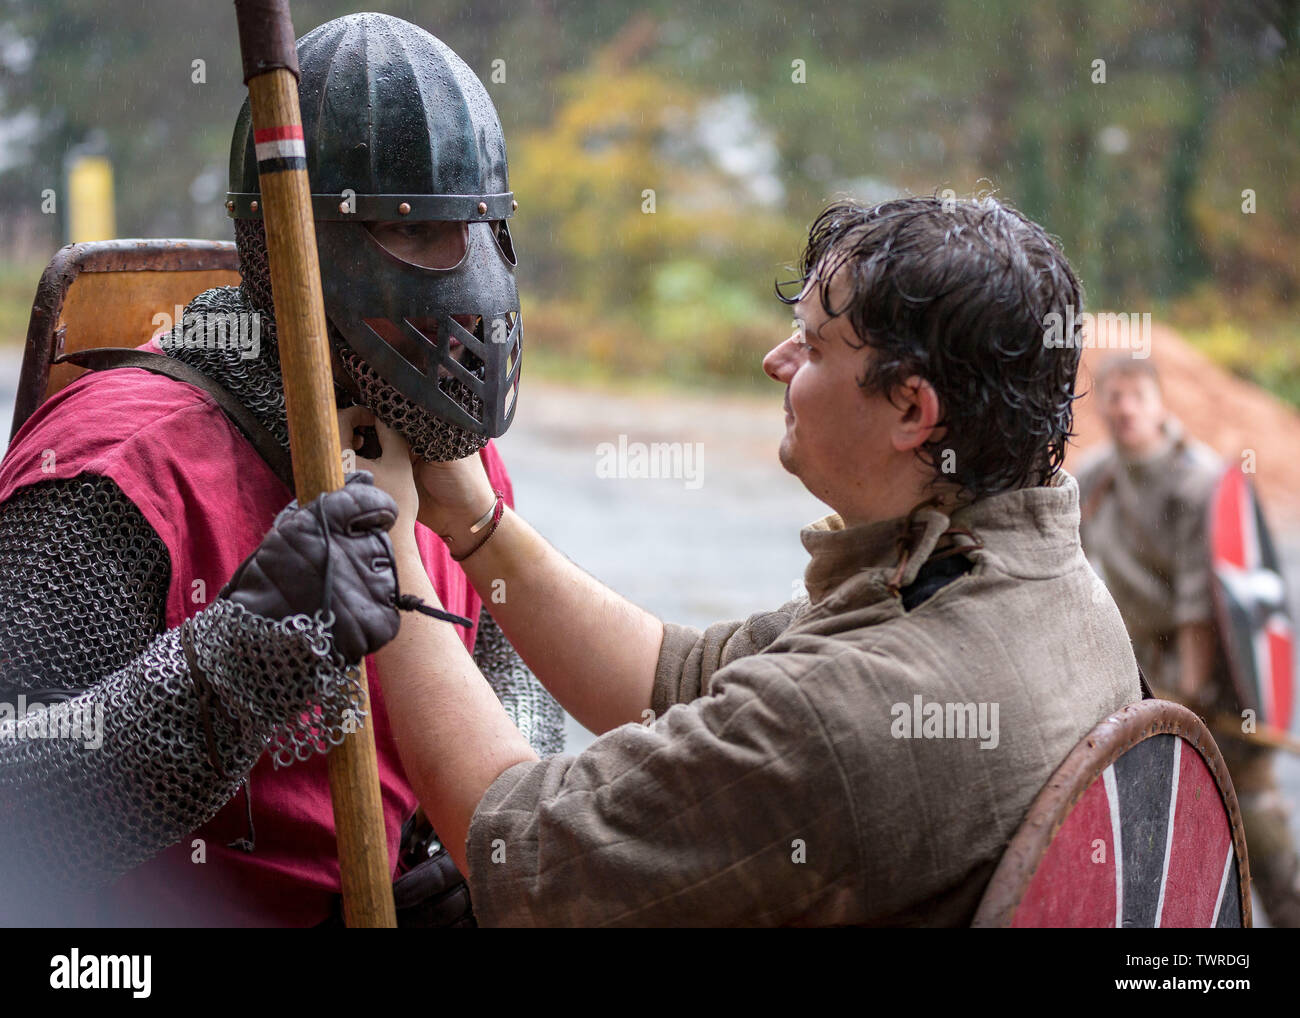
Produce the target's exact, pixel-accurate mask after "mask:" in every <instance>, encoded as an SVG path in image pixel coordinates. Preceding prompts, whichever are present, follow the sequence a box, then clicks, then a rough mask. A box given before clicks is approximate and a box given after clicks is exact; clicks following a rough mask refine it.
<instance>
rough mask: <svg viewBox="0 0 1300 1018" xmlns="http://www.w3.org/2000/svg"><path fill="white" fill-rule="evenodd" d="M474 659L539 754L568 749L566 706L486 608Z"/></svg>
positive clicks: (543, 754)
mask: <svg viewBox="0 0 1300 1018" xmlns="http://www.w3.org/2000/svg"><path fill="white" fill-rule="evenodd" d="M474 661H475V663H477V664H478V668H479V671H481V672H482V673H483V676H484V677H485V678H486V679H487V680H488V684H489V685H490V686H491V687H492V691H493V692H494V693H496V695H497V699H498V700H500V701H501V705H502V706H503V707H505V709H506V713H507V714H508V715H509V716H510V720H511V721H513V722H514V723H515V727H516V728H518V729H519V730H520V731H521V732H522V733H523V735H524V738H525V739H527V740H528V744H529V745H530V746H532V747H533V752H534V753H536V754H537V755H538V756H543V757H545V756H554V755H555V754H556V753H560V752H563V751H564V709H563V708H562V707H561V706H560V705H559V704H558V703H557V702H556V700H555V697H553V696H551V694H550V693H548V692H547V691H546V689H545V687H544V686H543V685H542V684H541V682H539V681H538V679H537V676H535V675H534V674H533V673H532V671H530V670H529V668H528V666H527V665H526V664H524V662H523V659H522V658H521V657H520V656H519V652H518V651H516V650H515V648H514V647H513V646H512V645H511V643H510V641H509V640H507V639H506V635H505V633H503V632H501V627H500V626H498V625H497V623H496V619H494V618H493V617H492V616H491V614H489V612H488V610H487V608H484V609H483V611H482V613H481V614H480V615H479V622H478V637H477V638H476V640H475V642H474Z"/></svg>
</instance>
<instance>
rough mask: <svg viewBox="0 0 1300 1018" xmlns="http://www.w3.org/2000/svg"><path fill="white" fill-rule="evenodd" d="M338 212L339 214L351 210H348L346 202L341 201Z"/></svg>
mask: <svg viewBox="0 0 1300 1018" xmlns="http://www.w3.org/2000/svg"><path fill="white" fill-rule="evenodd" d="M339 211H340V212H351V211H352V209H351V208H349V206H348V203H347V202H346V201H341V202H339Z"/></svg>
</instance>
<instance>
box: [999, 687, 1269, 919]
mask: <svg viewBox="0 0 1300 1018" xmlns="http://www.w3.org/2000/svg"><path fill="white" fill-rule="evenodd" d="M1248 886H1249V868H1248V865H1247V862H1246V840H1245V833H1244V831H1243V829H1242V826H1241V817H1240V813H1239V811H1238V808H1237V798H1236V796H1235V795H1234V794H1233V791H1232V784H1231V781H1230V780H1229V778H1228V772H1227V768H1226V767H1224V764H1223V758H1222V756H1220V754H1219V750H1218V747H1216V746H1215V745H1214V740H1213V739H1211V738H1210V734H1209V732H1208V731H1207V730H1206V728H1205V725H1204V724H1203V723H1202V722H1201V720H1200V719H1199V718H1198V717H1196V715H1194V714H1193V713H1192V712H1191V711H1189V710H1188V709H1187V708H1185V707H1182V706H1179V705H1177V704H1172V703H1168V702H1166V701H1163V700H1144V701H1142V702H1141V703H1137V704H1132V705H1130V706H1128V707H1125V708H1124V709H1123V710H1122V711H1120V712H1119V713H1118V714H1114V715H1112V716H1111V717H1108V718H1107V719H1106V720H1105V721H1103V722H1102V723H1101V724H1099V725H1098V726H1097V727H1096V728H1094V729H1093V730H1092V731H1091V732H1090V733H1089V734H1088V736H1087V737H1086V738H1085V739H1084V740H1083V741H1082V742H1081V743H1079V745H1078V746H1076V747H1075V748H1074V750H1073V751H1072V752H1071V753H1070V755H1069V756H1068V757H1067V758H1066V759H1065V762H1064V763H1062V764H1061V766H1060V767H1059V768H1057V770H1056V773H1054V774H1053V775H1052V777H1051V779H1050V780H1049V781H1048V783H1047V785H1046V786H1045V787H1044V789H1043V791H1042V792H1040V793H1039V795H1038V798H1037V799H1036V800H1035V801H1034V804H1033V806H1031V807H1030V810H1029V814H1028V815H1027V816H1026V818H1025V821H1024V823H1023V824H1022V826H1021V828H1020V830H1019V831H1017V833H1016V835H1015V837H1014V838H1012V839H1011V842H1010V844H1009V845H1008V846H1007V850H1006V853H1005V854H1004V855H1003V857H1002V861H1001V862H1000V863H999V864H998V868H997V870H996V871H995V872H994V874H993V879H992V880H991V881H990V882H989V886H988V888H987V889H986V890H985V893H984V898H983V900H982V901H981V902H980V906H979V909H978V911H977V912H976V916H975V921H974V925H976V926H1003V927H1006V926H1016V927H1063V926H1070V927H1078V926H1088V927H1110V928H1124V927H1146V928H1151V927H1174V926H1181V927H1200V928H1208V927H1224V926H1229V927H1231V926H1249V925H1250V894H1249V891H1248V890H1247V888H1248Z"/></svg>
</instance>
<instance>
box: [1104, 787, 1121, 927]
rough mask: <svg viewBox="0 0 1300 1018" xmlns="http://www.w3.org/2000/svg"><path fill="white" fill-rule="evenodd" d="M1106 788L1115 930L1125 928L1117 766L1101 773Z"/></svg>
mask: <svg viewBox="0 0 1300 1018" xmlns="http://www.w3.org/2000/svg"><path fill="white" fill-rule="evenodd" d="M1101 780H1102V784H1104V785H1105V786H1106V801H1107V803H1108V805H1109V806H1110V840H1111V850H1112V851H1113V852H1114V856H1115V929H1117V930H1120V929H1123V928H1124V839H1123V837H1122V836H1121V835H1120V830H1119V790H1118V789H1117V788H1116V787H1115V765H1114V764H1111V765H1110V766H1109V767H1107V768H1106V769H1105V770H1104V771H1102V772H1101Z"/></svg>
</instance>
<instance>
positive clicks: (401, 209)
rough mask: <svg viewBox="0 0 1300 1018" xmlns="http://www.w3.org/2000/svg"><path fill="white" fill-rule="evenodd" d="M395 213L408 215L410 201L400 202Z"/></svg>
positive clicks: (409, 212)
mask: <svg viewBox="0 0 1300 1018" xmlns="http://www.w3.org/2000/svg"><path fill="white" fill-rule="evenodd" d="M397 213H398V215H402V216H409V215H410V214H411V204H410V202H402V204H400V205H399V206H397Z"/></svg>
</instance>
